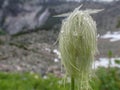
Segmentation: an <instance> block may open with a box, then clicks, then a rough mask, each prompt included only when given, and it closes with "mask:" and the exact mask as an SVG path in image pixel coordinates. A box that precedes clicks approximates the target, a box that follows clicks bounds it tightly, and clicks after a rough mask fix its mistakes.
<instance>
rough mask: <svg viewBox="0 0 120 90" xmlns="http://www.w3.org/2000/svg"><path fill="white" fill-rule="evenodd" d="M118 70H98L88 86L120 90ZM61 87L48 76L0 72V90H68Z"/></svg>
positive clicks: (95, 88)
mask: <svg viewBox="0 0 120 90" xmlns="http://www.w3.org/2000/svg"><path fill="white" fill-rule="evenodd" d="M119 77H120V68H110V69H109V70H108V68H103V67H100V68H98V70H97V72H96V77H93V80H91V82H90V85H91V87H92V88H93V90H120V78H119ZM69 87H70V84H68V83H67V84H66V86H65V87H63V83H62V78H58V77H55V76H53V75H48V76H47V77H46V78H42V77H41V76H39V75H38V74H35V73H6V72H0V90H70V88H69Z"/></svg>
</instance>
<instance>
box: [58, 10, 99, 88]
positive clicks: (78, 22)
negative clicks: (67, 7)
mask: <svg viewBox="0 0 120 90" xmlns="http://www.w3.org/2000/svg"><path fill="white" fill-rule="evenodd" d="M92 12H93V11H91V10H86V11H80V10H79V8H77V9H75V10H74V11H73V12H72V13H71V14H70V15H69V16H68V17H67V19H66V20H64V21H63V23H62V28H61V32H60V34H59V49H60V53H61V59H62V63H63V65H64V66H65V69H66V74H67V75H69V76H71V77H73V78H75V82H76V84H77V87H78V89H80V90H90V86H89V80H90V79H91V78H90V77H91V71H92V63H93V61H94V55H95V53H96V51H97V34H96V23H95V21H94V20H93V19H92V17H91V16H90V13H92Z"/></svg>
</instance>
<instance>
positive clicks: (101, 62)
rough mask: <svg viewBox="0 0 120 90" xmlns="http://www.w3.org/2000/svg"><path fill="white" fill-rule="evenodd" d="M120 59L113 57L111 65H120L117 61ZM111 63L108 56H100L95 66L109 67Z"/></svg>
mask: <svg viewBox="0 0 120 90" xmlns="http://www.w3.org/2000/svg"><path fill="white" fill-rule="evenodd" d="M116 59H117V60H120V58H111V59H110V60H111V65H110V66H111V67H120V65H118V64H116V63H115V60H116ZM108 65H109V59H108V58H99V60H96V61H95V62H94V64H93V68H95V69H96V68H98V67H99V66H102V67H108Z"/></svg>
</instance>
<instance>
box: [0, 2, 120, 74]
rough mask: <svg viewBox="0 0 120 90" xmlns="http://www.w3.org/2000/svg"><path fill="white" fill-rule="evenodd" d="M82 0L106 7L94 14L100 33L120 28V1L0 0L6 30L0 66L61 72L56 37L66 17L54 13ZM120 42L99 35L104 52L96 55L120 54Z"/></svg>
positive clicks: (87, 5) (0, 24) (0, 40)
mask: <svg viewBox="0 0 120 90" xmlns="http://www.w3.org/2000/svg"><path fill="white" fill-rule="evenodd" d="M81 4H83V7H82V9H104V11H102V12H100V13H98V14H94V15H92V16H93V18H94V20H96V22H97V27H98V33H99V34H100V35H102V34H104V33H106V32H107V31H119V30H120V29H119V28H117V25H118V21H120V1H114V2H111V3H102V2H93V1H91V0H89V1H82V2H80V3H78V2H73V1H71V2H66V1H65V0H0V33H1V34H2V33H3V32H4V33H5V34H4V35H0V70H1V71H12V72H13V71H20V72H24V71H25V72H26V71H27V72H28V71H33V72H37V73H40V74H42V75H44V74H46V73H48V72H51V73H55V74H57V75H61V72H60V70H61V62H60V58H59V51H58V44H57V43H56V41H57V38H58V33H59V30H60V26H61V21H62V20H63V18H64V17H60V18H58V17H53V16H55V15H58V14H62V13H67V12H71V11H72V10H74V8H76V7H78V6H79V5H81ZM119 45H120V41H117V42H112V43H111V42H109V40H108V39H105V40H103V39H100V38H98V47H99V51H100V54H99V55H97V56H96V58H99V57H107V54H108V51H109V50H112V52H113V53H114V56H120V46H119Z"/></svg>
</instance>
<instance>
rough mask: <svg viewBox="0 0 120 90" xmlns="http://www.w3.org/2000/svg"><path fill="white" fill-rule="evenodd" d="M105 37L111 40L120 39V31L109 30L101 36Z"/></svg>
mask: <svg viewBox="0 0 120 90" xmlns="http://www.w3.org/2000/svg"><path fill="white" fill-rule="evenodd" d="M101 38H103V39H110V41H111V42H114V41H119V40H120V31H118V32H110V31H109V32H107V33H106V34H105V35H103V36H101Z"/></svg>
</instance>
